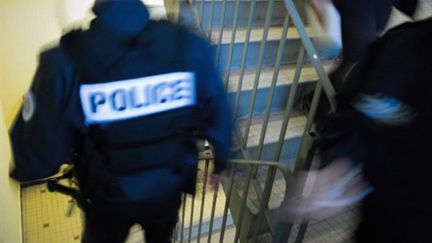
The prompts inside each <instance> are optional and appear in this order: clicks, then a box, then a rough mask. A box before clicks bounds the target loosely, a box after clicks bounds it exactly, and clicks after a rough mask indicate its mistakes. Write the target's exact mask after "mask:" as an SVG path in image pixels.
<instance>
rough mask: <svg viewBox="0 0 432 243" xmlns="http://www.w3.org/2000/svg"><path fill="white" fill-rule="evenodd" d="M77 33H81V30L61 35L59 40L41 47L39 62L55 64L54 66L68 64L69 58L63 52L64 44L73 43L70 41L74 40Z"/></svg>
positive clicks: (64, 51)
mask: <svg viewBox="0 0 432 243" xmlns="http://www.w3.org/2000/svg"><path fill="white" fill-rule="evenodd" d="M79 33H81V30H72V31H69V32H67V33H65V34H64V35H62V36H61V38H60V39H59V40H57V41H53V42H50V43H47V44H45V45H44V46H42V51H41V52H40V54H39V61H40V62H42V61H44V62H55V63H56V64H62V63H64V62H68V60H69V57H68V55H67V53H66V50H65V43H69V42H73V41H72V39H74V38H76V37H77V35H78V34H79Z"/></svg>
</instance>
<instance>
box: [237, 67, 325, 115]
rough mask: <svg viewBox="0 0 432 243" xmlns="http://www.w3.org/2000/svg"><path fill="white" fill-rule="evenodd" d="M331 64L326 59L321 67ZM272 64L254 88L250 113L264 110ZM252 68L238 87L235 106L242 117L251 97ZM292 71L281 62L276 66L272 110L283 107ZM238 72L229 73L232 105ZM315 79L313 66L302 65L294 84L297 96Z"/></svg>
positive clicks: (246, 112) (291, 80) (291, 78)
mask: <svg viewBox="0 0 432 243" xmlns="http://www.w3.org/2000/svg"><path fill="white" fill-rule="evenodd" d="M333 66H334V62H326V63H325V65H324V68H325V69H326V70H327V71H328V70H331V69H332V68H333ZM274 71H275V70H274V68H273V67H265V68H263V70H262V72H261V75H260V79H259V84H258V89H257V93H256V95H257V98H256V103H255V106H254V114H256V115H258V114H262V113H263V112H265V108H266V105H267V104H266V103H267V96H268V95H269V93H270V87H271V81H272V79H273V75H274ZM255 73H256V72H255V70H254V69H247V70H246V71H245V74H244V76H243V83H242V86H241V89H240V93H239V95H240V97H239V105H238V111H237V114H236V116H237V117H242V116H246V115H247V114H248V112H249V104H250V100H251V96H252V94H253V85H254V81H255ZM294 74H295V65H283V66H281V68H280V71H279V74H278V79H277V83H276V87H275V93H274V95H273V100H272V106H271V109H272V111H281V110H283V109H284V107H285V106H286V102H287V100H288V95H289V91H290V88H291V84H292V82H293V78H294ZM239 78H240V74H239V72H238V71H236V72H232V74H231V76H230V78H229V82H228V99H229V101H230V103H231V105H232V106H234V103H235V99H236V96H237V89H238V84H239ZM317 80H318V75H317V74H316V72H315V69H314V68H313V67H312V66H311V65H308V64H307V65H305V66H304V68H303V70H302V72H301V75H300V85H299V87H298V91H297V96H298V97H299V96H300V94H302V93H304V92H305V91H306V90H310V89H311V88H312V87H313V86H314V85H315V82H316V81H317Z"/></svg>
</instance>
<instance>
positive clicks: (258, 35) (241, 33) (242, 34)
mask: <svg viewBox="0 0 432 243" xmlns="http://www.w3.org/2000/svg"><path fill="white" fill-rule="evenodd" d="M282 31H283V26H271V27H270V28H269V33H268V37H267V39H268V40H269V41H271V40H279V39H281V36H282ZM246 32H247V29H245V28H244V29H243V28H240V29H237V31H236V36H235V41H234V43H243V42H245V40H246ZM219 33H220V29H215V30H213V31H212V33H211V40H212V42H213V43H217V42H218V40H219ZM306 33H307V34H308V35H309V36H313V31H312V30H311V28H310V27H308V26H307V27H306ZM263 34H264V27H263V26H256V27H253V28H252V31H251V35H250V38H249V42H260V41H261V40H262V38H263ZM231 38H232V29H230V28H224V30H223V34H222V44H230V43H231ZM299 38H300V35H299V33H298V31H297V29H296V28H295V27H294V26H291V27H289V28H288V34H287V39H299Z"/></svg>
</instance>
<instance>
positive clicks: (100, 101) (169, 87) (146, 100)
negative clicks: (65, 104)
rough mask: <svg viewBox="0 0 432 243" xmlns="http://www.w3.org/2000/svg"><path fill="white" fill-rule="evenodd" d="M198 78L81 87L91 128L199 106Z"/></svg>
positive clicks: (156, 78) (167, 77) (184, 76)
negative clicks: (197, 101)
mask: <svg viewBox="0 0 432 243" xmlns="http://www.w3.org/2000/svg"><path fill="white" fill-rule="evenodd" d="M195 85H196V84H195V74H194V73H191V72H175V73H168V74H162V75H155V76H149V77H142V78H136V79H129V80H121V81H114V82H109V83H99V84H83V85H81V87H80V96H81V104H82V108H83V111H84V115H85V119H86V122H87V124H92V123H93V124H94V123H106V122H112V121H118V120H125V119H130V118H136V117H141V116H146V115H150V114H155V113H159V112H164V111H169V110H173V109H178V108H182V107H187V106H192V105H195V104H196V88H195Z"/></svg>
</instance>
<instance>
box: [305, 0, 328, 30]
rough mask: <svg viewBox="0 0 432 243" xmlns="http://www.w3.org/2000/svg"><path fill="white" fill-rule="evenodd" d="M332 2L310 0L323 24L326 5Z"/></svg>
mask: <svg viewBox="0 0 432 243" xmlns="http://www.w3.org/2000/svg"><path fill="white" fill-rule="evenodd" d="M331 3H332V2H331V0H310V5H311V7H312V9H313V10H314V11H315V13H316V15H317V17H318V20H319V22H320V23H321V25H323V24H324V5H325V4H331Z"/></svg>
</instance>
